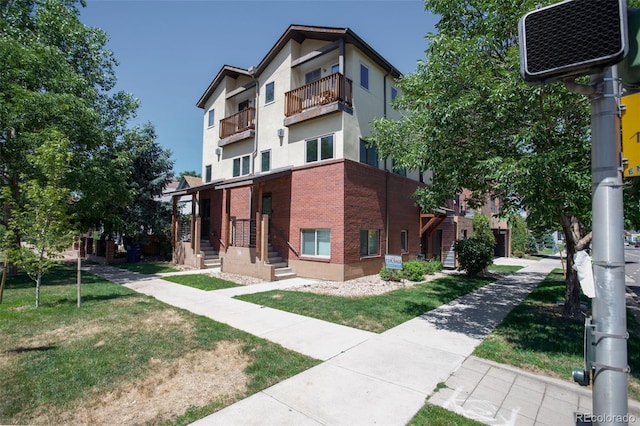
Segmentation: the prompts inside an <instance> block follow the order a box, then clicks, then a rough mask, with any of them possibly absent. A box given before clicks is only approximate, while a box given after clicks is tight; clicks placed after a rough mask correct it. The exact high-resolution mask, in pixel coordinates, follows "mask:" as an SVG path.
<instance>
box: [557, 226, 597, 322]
mask: <svg viewBox="0 0 640 426" xmlns="http://www.w3.org/2000/svg"><path fill="white" fill-rule="evenodd" d="M560 223H561V224H562V231H563V233H564V237H565V243H566V251H567V273H566V278H565V284H566V289H565V293H564V308H563V310H562V316H564V317H565V318H579V317H580V313H581V311H580V281H579V280H578V272H577V271H576V270H575V269H573V264H574V260H573V255H574V254H575V253H576V252H578V251H580V250H584V249H585V248H586V247H587V246H588V245H589V243H590V242H591V233H589V234H588V235H586V236H584V237H582V233H581V226H580V222H579V221H578V218H576V217H575V216H573V215H564V214H563V215H562V216H561V217H560Z"/></svg>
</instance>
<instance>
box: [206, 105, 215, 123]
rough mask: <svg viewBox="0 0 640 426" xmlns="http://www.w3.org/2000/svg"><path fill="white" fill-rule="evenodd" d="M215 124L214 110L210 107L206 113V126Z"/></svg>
mask: <svg viewBox="0 0 640 426" xmlns="http://www.w3.org/2000/svg"><path fill="white" fill-rule="evenodd" d="M215 124H216V111H215V110H214V109H210V110H209V112H208V113H207V127H211V126H213V125H215Z"/></svg>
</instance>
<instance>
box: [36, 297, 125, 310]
mask: <svg viewBox="0 0 640 426" xmlns="http://www.w3.org/2000/svg"><path fill="white" fill-rule="evenodd" d="M130 297H137V295H136V294H135V293H132V294H122V293H111V294H81V295H80V301H81V302H82V303H88V302H104V301H107V300H115V299H124V298H130ZM77 303H78V299H76V298H75V297H64V298H60V299H58V300H55V301H52V302H43V303H41V304H40V306H42V307H46V308H55V307H59V306H68V305H74V306H75V305H76V304H77Z"/></svg>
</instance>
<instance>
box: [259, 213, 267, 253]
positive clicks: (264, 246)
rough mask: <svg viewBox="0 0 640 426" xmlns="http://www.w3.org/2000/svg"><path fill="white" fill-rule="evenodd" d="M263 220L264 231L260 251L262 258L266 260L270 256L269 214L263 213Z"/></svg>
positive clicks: (261, 236)
mask: <svg viewBox="0 0 640 426" xmlns="http://www.w3.org/2000/svg"><path fill="white" fill-rule="evenodd" d="M258 216H260V214H258ZM261 222H262V230H263V232H262V233H261V234H260V252H261V253H262V256H261V258H260V260H262V262H266V261H267V259H268V258H269V232H268V229H269V215H268V214H265V215H262V220H261Z"/></svg>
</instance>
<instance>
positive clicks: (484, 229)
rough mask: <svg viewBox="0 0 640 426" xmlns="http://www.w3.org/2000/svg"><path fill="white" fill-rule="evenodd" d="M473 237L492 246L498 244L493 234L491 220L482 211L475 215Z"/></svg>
mask: <svg viewBox="0 0 640 426" xmlns="http://www.w3.org/2000/svg"><path fill="white" fill-rule="evenodd" d="M472 221H473V238H475V239H477V240H480V241H484V242H485V243H486V244H488V245H490V246H491V247H493V246H495V245H496V236H495V235H493V231H492V230H491V221H490V220H489V216H486V215H483V214H481V213H476V214H475V215H473V219H472Z"/></svg>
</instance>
